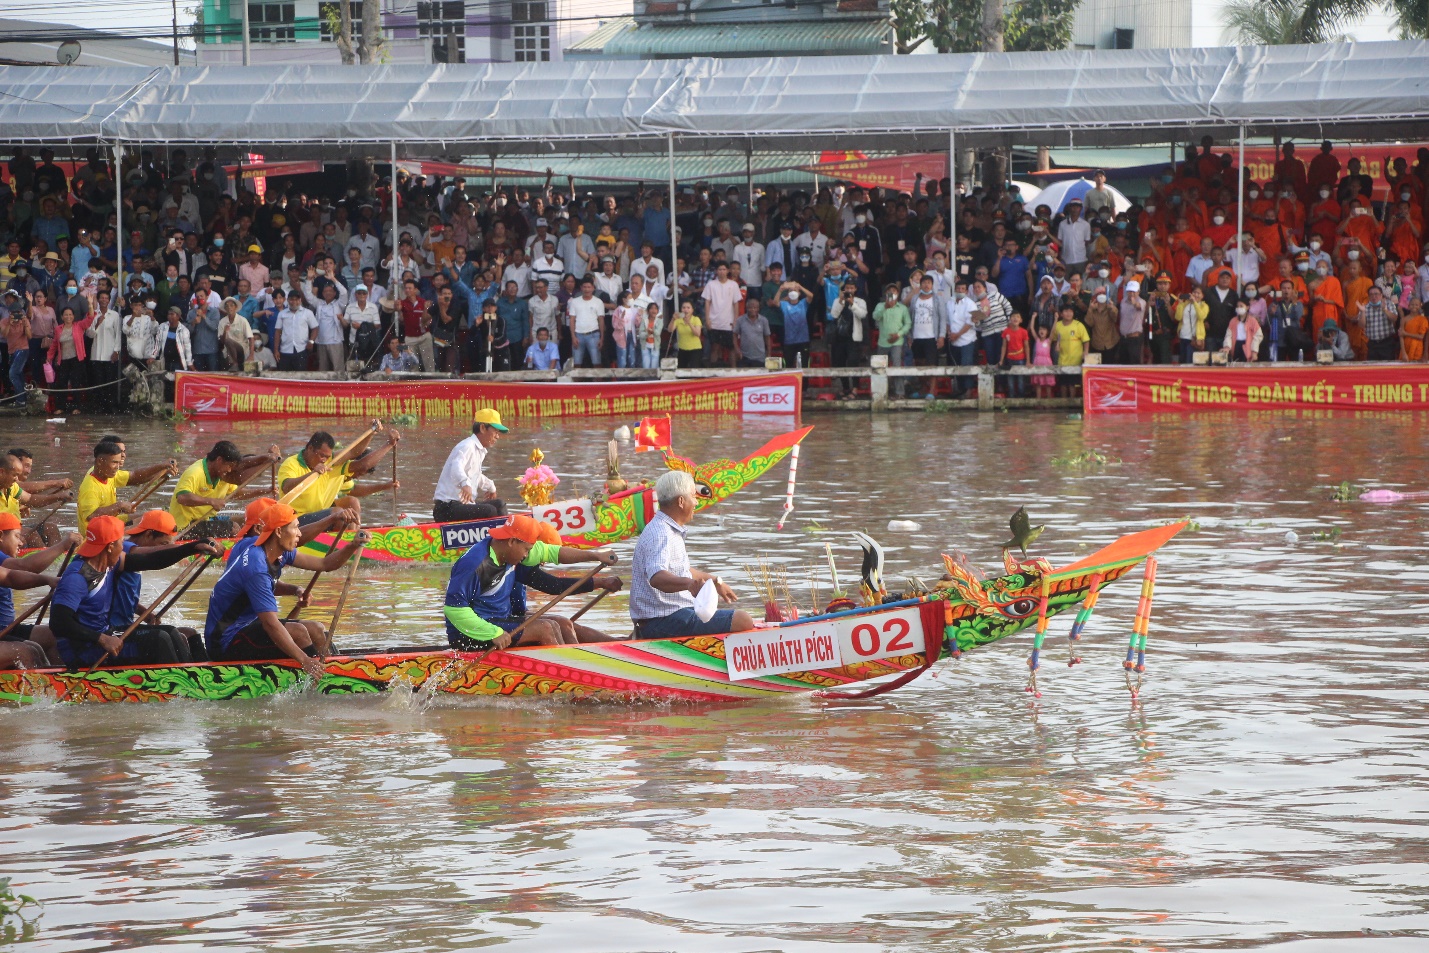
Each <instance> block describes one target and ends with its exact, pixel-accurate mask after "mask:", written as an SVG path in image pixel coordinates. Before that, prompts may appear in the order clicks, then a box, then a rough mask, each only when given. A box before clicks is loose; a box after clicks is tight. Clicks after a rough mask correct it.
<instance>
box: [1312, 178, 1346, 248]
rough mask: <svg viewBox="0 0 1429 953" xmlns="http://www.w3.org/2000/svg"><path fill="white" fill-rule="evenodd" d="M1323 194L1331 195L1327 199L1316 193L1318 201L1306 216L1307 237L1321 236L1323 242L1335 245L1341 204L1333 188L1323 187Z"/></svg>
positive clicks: (1321, 189)
mask: <svg viewBox="0 0 1429 953" xmlns="http://www.w3.org/2000/svg"><path fill="white" fill-rule="evenodd" d="M1320 191H1321V192H1327V193H1329V194H1328V196H1327V197H1326V198H1319V194H1318V193H1316V201H1315V203H1314V204H1313V205H1311V206H1310V211H1309V212H1308V213H1307V214H1306V216H1305V227H1306V233H1305V237H1306V238H1307V239H1308V238H1309V237H1310V236H1311V235H1319V236H1320V239H1321V241H1323V242H1325V243H1326V244H1328V245H1333V244H1334V243H1335V232H1336V231H1337V230H1338V229H1339V227H1340V215H1341V214H1342V211H1341V209H1340V203H1339V201H1338V200H1336V199H1335V191H1334V189H1332V188H1329V187H1326V186H1322V187H1321V188H1320Z"/></svg>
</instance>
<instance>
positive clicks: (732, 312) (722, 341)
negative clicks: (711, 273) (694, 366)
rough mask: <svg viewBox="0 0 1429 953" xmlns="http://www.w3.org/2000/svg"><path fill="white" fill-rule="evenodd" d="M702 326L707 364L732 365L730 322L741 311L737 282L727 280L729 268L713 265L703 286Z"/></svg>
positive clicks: (732, 329) (722, 264) (701, 295)
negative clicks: (713, 272) (713, 271)
mask: <svg viewBox="0 0 1429 953" xmlns="http://www.w3.org/2000/svg"><path fill="white" fill-rule="evenodd" d="M700 297H702V298H703V299H704V300H705V327H706V328H707V329H708V330H707V334H708V337H709V342H710V347H709V354H710V363H711V364H712V365H713V364H728V365H729V366H730V367H733V366H734V322H735V318H736V317H737V316H738V314H739V312H740V310H741V299H742V297H743V296H742V295H741V294H740V290H739V282H737V281H731V280H730V277H729V266H728V265H726V264H725V263H724V262H720V263H719V264H718V265H716V266H715V277H714V280H713V281H711V282H710V283H709V284H707V285H705V288H704V291H702V292H701V293H700Z"/></svg>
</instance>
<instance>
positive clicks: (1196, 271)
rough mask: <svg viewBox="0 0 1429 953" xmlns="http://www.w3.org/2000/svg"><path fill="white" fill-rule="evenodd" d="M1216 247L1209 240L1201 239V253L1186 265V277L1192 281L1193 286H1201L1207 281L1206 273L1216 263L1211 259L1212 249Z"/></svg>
mask: <svg viewBox="0 0 1429 953" xmlns="http://www.w3.org/2000/svg"><path fill="white" fill-rule="evenodd" d="M1214 247H1215V243H1214V242H1212V241H1211V240H1210V239H1209V238H1203V239H1201V253H1200V254H1199V255H1197V256H1196V257H1195V258H1192V259H1191V260H1190V261H1188V262H1187V263H1186V277H1187V278H1189V279H1191V284H1193V285H1199V284H1200V283H1201V282H1202V281H1203V280H1205V277H1206V272H1208V271H1210V270H1211V266H1213V265H1214V264H1215V263H1216V260H1215V259H1214V258H1212V257H1211V249H1212V248H1214Z"/></svg>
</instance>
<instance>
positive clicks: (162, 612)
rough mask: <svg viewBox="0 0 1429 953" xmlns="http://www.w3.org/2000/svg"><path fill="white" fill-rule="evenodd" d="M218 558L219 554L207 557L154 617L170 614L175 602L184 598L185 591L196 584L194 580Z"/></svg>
mask: <svg viewBox="0 0 1429 953" xmlns="http://www.w3.org/2000/svg"><path fill="white" fill-rule="evenodd" d="M218 558H219V557H217V556H210V557H208V558H207V559H205V560H204V561H203V564H202V565H201V566H199V567H198V572H196V573H194V574H193V575H192V576H190V577H189V581H188V582H186V583H184V584H183V586H181V587H180V588H179V591H178V592H176V593H174V595H173V598H171V599H169V601H168V602H167V603H165V604H164V607H163V608H161V609H159V610H157V611H155V612H154V613H153V615H154V617H155V618H163V617H164V616H165V615H167V614H168V611H169V610H170V609H172V608H173V607H174V603H176V602H178V601H179V600H180V599H182V598H183V595H184V593H186V592H188V591H189V586H192V585H193V584H194V582H195V581H197V580H198V577H199V576H201V575H203V571H204V570H205V569H207V568H208V567H209V564H210V563H212V562H213V561H214V560H216V559H218Z"/></svg>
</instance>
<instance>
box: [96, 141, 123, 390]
mask: <svg viewBox="0 0 1429 953" xmlns="http://www.w3.org/2000/svg"><path fill="white" fill-rule="evenodd" d="M123 166H124V147H123V146H122V145H120V144H119V143H117V142H116V143H115V144H114V231H115V235H114V248H115V253H114V258H115V262H114V268H115V277H116V278H117V279H118V280H117V281H115V283H114V290H113V291H111V292H110V293H109V306H110V307H111V308H113V307H114V305H115V303H116V302H117V301H118V299H119V296H120V295H121V294H123V292H124V289H125V288H127V287H128V285H127V284H126V283H125V281H124V169H123ZM99 244H100V247H103V245H104V232H103V231H102V230H101V231H100V233H99ZM114 310H116V311H118V310H119V309H118V308H114ZM101 317H102V316H101ZM127 353H128V350H127V348H126V342H125V340H124V316H123V314H122V313H121V314H120V316H119V355H120V360H121V361H122V360H123V356H124V355H125V354H127ZM115 387H116V388H117V387H118V383H117V382H116V383H115ZM116 403H117V402H116Z"/></svg>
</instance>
